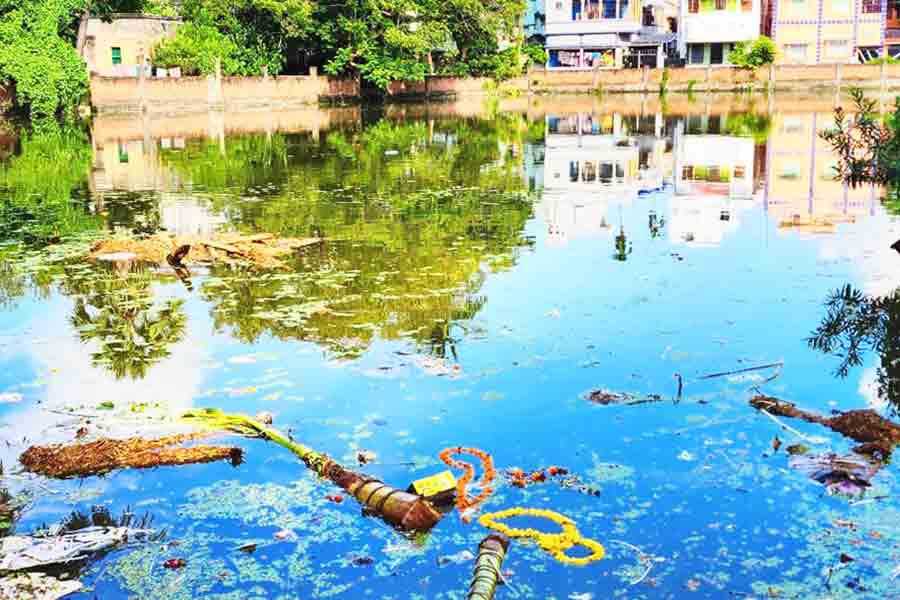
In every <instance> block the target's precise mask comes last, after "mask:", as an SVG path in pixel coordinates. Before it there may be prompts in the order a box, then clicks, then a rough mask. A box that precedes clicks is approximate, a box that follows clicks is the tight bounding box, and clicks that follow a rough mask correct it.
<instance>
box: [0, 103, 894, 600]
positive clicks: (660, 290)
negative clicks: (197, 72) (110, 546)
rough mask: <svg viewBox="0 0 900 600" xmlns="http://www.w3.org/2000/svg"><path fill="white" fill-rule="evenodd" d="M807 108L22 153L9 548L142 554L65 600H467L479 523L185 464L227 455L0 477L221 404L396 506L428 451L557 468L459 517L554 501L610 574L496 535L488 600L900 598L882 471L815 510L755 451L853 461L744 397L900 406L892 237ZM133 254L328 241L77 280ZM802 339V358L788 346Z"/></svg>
mask: <svg viewBox="0 0 900 600" xmlns="http://www.w3.org/2000/svg"><path fill="white" fill-rule="evenodd" d="M807 110H808V109H807V108H804V104H803V103H793V104H789V105H785V106H783V107H781V108H778V107H776V108H775V110H773V111H768V110H759V109H758V108H757V109H755V110H752V111H747V110H742V109H737V108H733V109H730V110H726V111H725V112H722V110H721V105H719V104H715V103H713V104H706V105H704V104H698V105H696V106H695V107H693V108H687V109H683V110H682V109H679V110H671V109H670V111H669V112H666V113H663V112H660V111H656V110H655V109H647V107H646V106H645V107H643V108H642V107H641V105H640V103H639V102H630V101H623V102H621V103H620V105H619V106H618V107H613V108H609V107H608V106H606V107H604V105H601V104H598V103H591V102H587V103H586V104H585V105H582V104H578V103H577V102H572V101H560V102H559V103H558V105H555V104H554V103H553V102H545V103H544V104H543V105H542V106H541V107H540V108H539V110H538V109H536V108H535V107H533V106H530V107H529V106H520V107H510V108H507V107H501V108H500V109H498V108H497V107H496V106H494V107H491V106H486V107H485V108H484V109H478V110H475V111H471V110H467V111H466V114H467V115H474V116H460V113H461V112H462V111H461V109H460V108H459V107H456V108H455V109H454V107H448V106H441V105H438V106H431V107H416V106H411V107H405V108H402V109H391V111H389V113H390V114H382V113H374V112H369V111H360V110H359V109H335V110H333V111H330V112H328V111H322V112H319V111H306V112H304V113H302V114H296V115H291V114H278V113H276V114H272V115H260V114H258V113H254V114H249V115H243V116H241V115H224V116H223V115H209V117H208V118H207V117H206V116H205V115H204V116H201V117H199V118H197V119H184V118H181V119H175V118H173V119H170V120H168V121H167V120H164V119H150V118H148V117H138V118H119V119H111V118H102V117H101V118H99V119H98V120H97V121H95V122H94V124H93V132H92V133H91V134H87V133H81V132H78V131H65V132H63V133H61V134H59V135H55V136H51V137H47V136H44V137H34V138H26V139H24V140H23V141H22V142H21V143H20V144H18V145H17V146H16V147H15V148H10V149H9V150H12V154H11V156H10V157H9V158H7V159H6V161H5V163H4V167H3V170H2V176H0V185H2V189H3V192H2V204H0V207H2V208H0V234H2V237H3V239H4V241H3V243H2V247H0V255H2V261H3V262H2V264H0V307H2V309H0V399H2V400H0V438H2V439H3V440H4V441H5V442H6V443H4V444H2V445H0V458H2V462H3V465H4V471H5V478H4V480H3V485H4V487H5V488H6V489H7V490H9V493H10V494H12V497H13V498H14V499H15V501H14V502H15V503H16V504H21V505H22V509H21V511H20V514H19V516H18V521H17V523H16V524H15V533H17V534H20V535H21V534H28V533H31V532H33V531H34V530H36V529H38V528H39V527H41V526H42V525H44V524H46V525H52V524H54V523H59V522H61V521H64V520H65V519H66V518H67V516H68V515H70V514H71V513H72V511H80V512H82V513H85V514H90V513H91V511H92V510H93V511H95V512H97V511H98V510H100V507H102V509H103V510H107V511H109V513H110V514H112V515H113V516H119V515H121V514H122V513H124V512H132V513H135V514H138V515H144V514H149V515H150V516H152V518H153V527H154V528H156V529H157V530H165V532H166V537H165V539H164V540H159V541H152V542H146V543H137V544H133V545H131V546H128V547H126V548H122V549H118V550H116V551H114V552H111V553H109V554H107V555H105V556H104V557H102V558H99V559H98V560H93V561H90V562H89V563H88V564H86V565H85V566H84V567H83V568H82V569H81V570H80V571H79V572H78V575H79V576H80V577H81V578H82V580H83V581H84V583H85V584H86V586H87V587H86V589H85V590H84V592H83V593H80V594H76V595H74V596H72V597H73V598H94V597H98V598H103V599H106V598H196V597H203V598H219V599H224V598H235V599H236V598H242V599H243V598H284V599H286V598H325V597H340V598H365V597H372V598H463V597H464V595H465V589H466V587H467V585H468V580H469V575H470V571H471V567H472V564H471V562H467V561H465V560H461V557H462V558H464V555H462V554H460V553H461V552H462V551H465V550H468V551H471V552H475V551H476V547H477V544H478V542H479V541H480V540H481V539H482V538H483V537H484V535H485V534H486V533H488V532H487V530H485V529H484V528H482V527H481V526H479V525H478V524H477V522H473V523H471V524H465V523H463V522H461V520H460V519H459V516H458V514H457V513H455V512H454V513H451V514H449V515H447V516H446V517H445V518H444V519H443V520H442V521H441V522H440V523H439V524H438V525H437V527H435V529H434V530H433V531H432V532H431V534H430V535H429V536H427V538H426V539H418V540H409V539H407V538H406V537H404V536H402V535H400V534H399V533H398V532H396V531H394V530H392V529H391V528H390V527H388V526H387V525H385V524H384V523H382V522H380V521H378V520H376V519H373V518H367V517H364V516H362V515H361V514H360V508H359V505H357V504H355V503H354V502H353V501H352V500H345V501H344V502H342V503H340V504H336V503H334V502H332V501H329V500H328V499H327V496H329V495H333V494H335V493H336V491H337V488H335V487H334V486H332V485H330V484H328V483H326V482H323V481H320V480H317V479H316V478H315V477H314V476H313V475H311V474H310V473H309V472H307V471H306V470H304V468H303V467H302V465H301V464H300V463H299V462H298V461H297V460H296V459H295V458H294V457H293V456H292V455H290V454H289V453H287V452H286V451H285V450H284V449H282V448H279V447H277V446H275V445H273V444H267V443H265V442H264V441H261V440H259V441H257V440H246V439H240V438H230V437H229V438H226V437H222V438H221V439H216V440H215V442H219V443H233V444H238V445H240V446H241V447H242V448H243V449H244V450H245V462H244V463H243V464H241V465H240V466H238V467H232V466H231V465H229V464H227V463H212V464H206V465H190V466H182V467H166V468H159V469H154V470H141V471H138V470H123V471H117V472H114V473H111V474H109V475H107V476H104V477H91V478H86V479H83V480H67V481H53V480H45V479H40V478H37V477H34V476H31V475H28V474H25V473H22V472H21V470H20V469H19V468H18V466H17V457H18V456H19V454H21V452H22V451H23V450H25V449H26V448H27V447H28V446H30V445H32V444H36V443H50V442H57V441H60V442H61V441H65V442H71V441H73V440H74V439H75V437H76V432H77V431H78V430H79V429H80V428H82V427H84V428H86V430H87V436H88V437H87V438H86V439H91V438H93V437H102V436H113V437H122V436H126V435H130V434H134V433H138V434H140V435H147V436H152V435H158V434H160V433H161V432H164V431H170V430H171V429H172V425H171V424H170V419H171V417H172V416H173V415H178V414H180V413H181V412H183V411H184V410H185V409H187V408H191V407H219V408H222V409H223V410H226V411H231V412H246V413H250V414H253V413H256V412H257V411H269V412H271V413H273V414H274V419H275V426H276V427H279V428H281V429H282V430H285V431H289V432H290V433H291V435H293V437H294V438H295V439H297V440H300V441H302V442H303V443H305V444H307V445H309V446H311V447H313V448H316V449H318V450H321V451H323V452H327V453H328V454H330V455H332V456H334V457H336V458H339V459H341V460H342V461H344V462H345V463H346V464H347V465H354V464H355V461H356V456H357V453H358V452H359V451H360V450H367V451H371V452H374V453H375V455H376V456H377V459H376V460H375V462H374V463H373V464H369V465H366V466H365V467H361V469H362V470H365V471H366V472H367V473H369V474H371V475H373V476H376V477H379V478H382V479H384V480H385V481H387V482H390V483H392V484H394V485H396V486H398V487H405V486H406V485H407V484H408V483H409V482H410V481H412V480H414V479H418V478H420V477H424V476H426V475H429V474H432V473H436V472H438V471H441V470H443V469H444V468H446V467H445V465H443V463H441V462H440V460H439V459H438V452H439V451H440V450H442V449H443V448H446V447H450V446H457V445H464V446H474V447H478V448H481V449H483V450H485V451H487V452H489V453H491V455H492V456H493V458H494V461H495V463H496V465H497V467H498V470H500V471H501V472H502V471H505V470H506V469H507V468H511V467H520V468H522V469H525V470H526V471H531V470H534V469H538V468H546V467H549V466H551V465H558V466H563V467H565V468H567V469H569V471H570V472H571V474H573V475H575V476H577V478H578V480H579V485H575V486H572V487H566V486H563V485H560V484H559V479H558V478H557V480H554V481H548V482H546V483H543V484H536V485H532V486H529V487H527V488H526V489H524V490H523V489H519V488H517V487H514V486H511V485H508V484H506V483H502V482H501V483H500V485H498V486H497V490H496V491H495V492H494V494H493V495H491V496H490V498H489V499H488V500H487V502H486V503H485V504H484V505H483V506H482V508H481V510H480V512H481V513H485V512H493V511H496V510H501V509H504V508H510V507H514V506H522V507H530V508H549V509H552V510H556V511H558V512H560V513H563V514H565V515H567V516H569V517H571V518H572V519H574V520H575V521H576V523H577V525H578V528H579V530H580V531H581V533H582V534H584V535H585V536H588V537H590V538H593V539H596V540H598V541H600V542H602V543H603V544H604V545H605V546H606V550H607V557H606V558H605V559H604V560H603V561H601V562H596V563H592V564H590V565H589V566H586V567H575V566H567V565H563V564H561V563H559V562H557V561H555V560H554V559H553V558H552V557H550V555H548V554H547V553H545V552H543V551H542V550H540V549H539V548H537V547H535V546H534V545H531V544H527V543H524V542H521V541H516V542H514V543H513V545H512V547H511V552H510V556H509V559H508V560H507V562H506V565H505V568H507V569H508V572H507V577H506V578H507V579H508V581H509V584H510V585H508V586H506V587H505V588H501V589H500V591H499V592H498V598H514V597H519V598H557V599H564V598H571V599H575V600H588V599H589V598H596V599H598V600H599V599H600V598H608V597H622V598H681V597H698V598H703V597H705V598H727V597H760V598H762V597H779V598H900V593H898V592H897V590H898V582H900V578H897V577H896V576H895V578H894V579H892V574H893V575H896V572H895V569H897V568H898V565H900V526H898V522H900V520H898V517H900V503H898V500H897V490H898V487H897V485H898V484H897V481H896V474H897V470H896V467H895V466H893V465H890V464H889V465H887V466H885V467H884V468H881V469H880V470H878V471H877V473H875V474H874V476H873V477H872V478H871V481H870V483H871V486H870V487H866V488H865V489H864V490H862V491H861V493H860V494H854V495H852V496H847V495H840V494H829V493H828V489H827V488H826V487H825V486H823V485H821V484H820V483H818V482H816V481H814V480H813V479H811V478H810V477H809V476H808V473H806V472H804V471H803V470H802V469H798V468H794V467H792V466H791V464H790V463H789V457H788V456H787V454H786V453H785V449H786V447H787V446H789V445H793V444H797V443H802V444H804V445H807V446H810V450H811V452H812V453H813V454H821V453H826V452H836V453H840V454H846V453H848V451H849V450H850V448H851V447H852V446H853V443H852V442H851V441H849V440H845V439H843V438H842V437H841V436H840V435H839V434H835V433H832V432H830V431H828V430H826V429H824V428H821V427H818V426H816V425H810V424H806V423H802V422H792V423H790V425H791V426H792V427H794V428H796V430H798V431H797V432H790V431H786V430H783V429H781V428H780V427H779V426H778V425H777V424H776V423H773V422H772V421H771V420H770V419H768V418H766V416H765V415H763V414H761V413H758V412H757V411H755V410H754V409H752V408H751V407H750V406H748V404H747V401H748V399H749V398H750V397H751V396H752V395H753V394H756V393H759V392H762V393H766V394H768V395H772V396H776V397H779V398H783V399H787V400H790V401H793V402H795V403H797V404H798V405H800V406H802V407H805V408H809V409H814V410H817V411H820V412H828V411H830V410H832V409H841V410H848V409H855V408H866V407H871V408H874V409H876V410H878V411H880V412H881V413H882V414H884V415H886V416H891V415H893V414H894V413H895V411H896V407H897V406H900V396H898V395H897V392H896V389H897V388H896V377H894V376H893V375H894V372H895V371H896V369H897V367H896V366H895V363H896V356H897V350H896V346H897V342H896V328H897V325H896V322H897V316H896V315H897V314H898V310H900V309H898V308H897V307H898V304H900V297H898V296H897V295H896V294H895V293H894V290H895V289H896V288H897V287H898V286H900V255H898V254H897V253H896V252H895V251H894V250H892V249H891V248H890V245H891V244H892V243H893V242H894V241H896V240H897V238H898V237H900V224H898V222H897V219H896V217H894V216H892V215H891V213H890V211H889V210H888V209H886V208H885V207H884V206H883V205H882V204H881V202H880V201H879V193H878V192H877V191H876V190H871V189H855V190H852V189H846V188H844V187H842V186H841V185H840V184H839V183H837V182H834V181H832V179H831V175H830V167H831V165H832V164H833V159H832V157H831V156H830V154H829V153H828V151H827V149H826V147H825V146H824V145H823V144H822V143H821V142H819V141H818V140H817V136H816V132H817V131H818V130H821V129H822V128H824V127H827V126H828V124H829V123H830V121H831V117H830V115H829V114H828V109H827V108H825V109H823V110H824V112H817V113H813V112H807ZM159 230H166V231H169V232H172V233H178V234H182V233H207V232H211V231H215V230H236V231H240V232H245V233H258V232H270V233H276V234H279V235H282V236H294V237H307V236H313V235H321V236H324V237H325V238H326V242H325V243H324V244H321V245H317V246H313V247H309V248H305V249H302V250H300V251H298V252H297V253H296V254H294V255H292V256H291V257H290V258H289V260H288V261H287V265H286V267H285V268H283V269H278V270H267V271H260V270H255V269H251V268H237V267H224V266H216V267H210V268H194V269H191V274H190V278H189V279H181V278H179V277H177V276H176V274H175V273H174V272H173V271H172V270H171V269H169V268H168V267H166V268H159V269H151V270H137V271H135V272H132V273H122V272H117V271H115V270H111V269H104V268H102V267H99V266H96V265H92V264H89V263H85V262H84V261H82V260H80V259H79V258H78V257H79V256H80V255H81V254H83V252H84V250H85V248H86V247H88V246H90V244H91V243H92V240H95V239H98V238H100V237H105V236H109V235H111V234H112V232H115V233H116V234H119V235H124V234H129V235H145V234H148V233H153V232H156V231H159ZM846 285H849V286H851V290H850V291H849V292H847V296H846V297H838V298H833V294H834V293H836V292H837V291H839V290H841V289H842V288H843V287H844V286H846ZM829 299H831V300H832V302H830V303H829ZM829 315H830V317H831V318H830V320H829V319H828V318H827V317H829ZM823 325H824V326H825V327H824V328H823V329H821V330H820V331H819V333H820V334H822V336H821V339H820V340H819V342H820V345H821V347H823V348H825V349H826V350H829V352H823V351H821V350H819V349H816V348H812V347H811V346H810V343H809V341H808V338H810V336H812V335H813V334H814V332H816V330H817V328H819V327H820V326H823ZM761 365H769V366H768V367H766V368H762V369H759V370H747V369H751V368H752V367H756V366H761ZM842 367H843V368H842ZM732 371H743V372H740V373H730V374H726V375H721V374H722V373H727V372H732ZM679 378H680V380H681V381H682V383H683V389H682V390H681V392H680V394H679V389H678V381H679ZM595 390H603V391H605V392H609V393H615V394H617V395H616V396H615V402H613V403H612V404H608V405H604V404H600V403H596V402H591V401H590V400H589V394H590V392H591V391H595ZM622 400H624V401H625V402H624V403H622ZM798 433H800V434H803V438H801V437H800V436H799V435H798ZM776 435H777V436H779V438H780V439H781V440H782V441H783V442H784V444H783V447H781V448H780V449H779V450H778V451H775V452H773V445H772V442H773V438H774V437H775V436H776ZM819 438H822V439H819ZM795 466H796V464H795ZM456 474H457V476H459V475H460V474H461V473H459V472H457V473H456ZM501 475H502V473H501ZM500 479H501V480H502V479H503V477H502V476H501V478H500ZM594 490H598V491H599V494H594V493H586V492H592V491H594ZM853 491H854V492H857V491H859V489H858V487H856V488H854V490H853ZM534 524H537V525H539V523H537V522H534ZM547 530H548V531H549V528H547ZM285 531H289V532H291V534H290V535H287V534H285V533H284V532H285ZM277 532H281V533H280V534H279V535H278V536H276V535H275V534H276V533H277ZM249 542H254V543H256V544H257V548H256V550H255V552H252V553H246V552H242V551H239V550H237V548H238V547H240V546H242V545H245V544H247V543H249ZM635 547H636V548H639V549H640V551H641V552H642V554H639V553H638V552H637V551H636V550H635ZM578 552H580V551H579V550H572V553H573V555H577V554H578ZM842 554H843V555H845V558H847V557H849V558H852V559H853V560H852V561H846V560H844V561H843V562H842V560H841V555H842ZM448 557H450V558H448ZM172 558H183V559H184V560H185V561H186V566H185V567H184V568H181V569H166V568H165V567H164V562H165V561H166V560H168V559H172ZM369 559H371V560H369ZM648 567H650V568H649V571H648ZM71 571H72V572H74V569H72V570H71Z"/></svg>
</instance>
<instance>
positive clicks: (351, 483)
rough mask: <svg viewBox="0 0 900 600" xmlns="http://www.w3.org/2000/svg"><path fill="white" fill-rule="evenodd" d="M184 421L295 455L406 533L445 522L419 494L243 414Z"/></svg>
mask: <svg viewBox="0 0 900 600" xmlns="http://www.w3.org/2000/svg"><path fill="white" fill-rule="evenodd" d="M182 418H183V419H184V420H186V421H189V422H195V423H200V424H202V425H204V426H206V427H212V428H214V429H220V430H227V431H232V432H234V433H238V434H240V435H248V436H254V437H261V438H263V439H267V440H269V441H271V442H275V443H276V444H278V445H279V446H281V447H283V448H286V449H288V450H290V451H291V452H293V453H294V455H296V456H297V457H298V458H299V459H300V460H302V461H303V463H304V464H305V465H306V466H307V467H309V468H310V469H311V470H312V471H314V472H315V473H316V474H317V475H319V476H320V477H323V478H326V479H329V480H331V481H332V482H333V483H335V484H336V485H338V486H340V487H342V488H343V489H345V490H346V491H347V493H349V494H350V495H351V496H353V497H354V498H356V500H357V501H359V503H360V504H362V505H363V510H364V511H366V512H367V513H369V514H372V515H375V516H377V517H379V518H382V519H384V520H385V521H387V522H388V523H390V524H391V525H393V526H395V527H398V528H400V529H402V530H404V531H427V530H429V529H431V528H432V527H434V526H435V524H437V522H438V521H440V519H441V516H442V515H441V513H439V512H438V511H437V510H435V508H434V507H433V506H431V504H430V503H429V502H428V501H427V500H425V499H424V498H422V497H421V496H418V495H416V494H410V493H408V492H404V491H401V490H398V489H396V488H392V487H391V486H389V485H387V484H385V483H383V482H382V481H379V480H378V479H373V478H369V477H365V476H364V475H361V474H359V473H355V472H353V471H350V470H348V469H345V468H344V467H342V466H341V465H339V464H338V463H336V462H334V461H333V460H332V459H331V458H330V457H328V455H326V454H322V453H320V452H316V451H315V450H312V449H311V448H308V447H306V446H304V445H303V444H300V443H298V442H295V441H294V440H292V439H290V438H288V437H287V436H285V435H284V434H283V433H281V432H279V431H278V430H276V429H273V428H271V427H266V426H265V425H263V424H262V423H260V422H259V421H257V420H255V419H253V418H251V417H248V416H247V415H240V414H227V413H223V412H222V411H220V410H217V409H203V410H194V411H188V412H186V413H185V414H184V415H182Z"/></svg>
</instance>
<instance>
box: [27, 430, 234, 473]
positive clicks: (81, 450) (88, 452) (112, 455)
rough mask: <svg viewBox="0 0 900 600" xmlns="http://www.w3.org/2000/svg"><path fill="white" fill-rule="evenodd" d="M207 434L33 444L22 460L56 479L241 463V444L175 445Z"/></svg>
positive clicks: (32, 471) (29, 469)
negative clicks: (226, 462)
mask: <svg viewBox="0 0 900 600" xmlns="http://www.w3.org/2000/svg"><path fill="white" fill-rule="evenodd" d="M206 435H207V434H205V433H199V434H198V433H191V434H179V435H171V436H167V437H164V438H159V439H156V440H145V439H143V438H137V437H133V438H128V439H124V440H113V439H100V440H96V441H93V442H87V443H83V444H71V445H64V444H54V445H50V446H32V447H30V448H28V449H27V450H26V451H25V452H23V453H22V456H21V457H20V458H19V461H20V462H21V463H22V466H23V467H25V470H27V471H29V472H31V473H37V474H39V475H43V476H45V477H54V478H57V479H65V478H69V477H87V476H91V475H101V474H103V473H109V472H110V471H114V470H116V469H123V468H133V469H146V468H150V467H160V466H174V465H188V464H197V463H208V462H214V461H217V460H229V461H231V463H232V464H234V465H238V464H240V462H241V461H242V458H243V452H242V450H241V449H240V448H234V447H222V446H190V447H180V448H172V446H175V445H177V444H181V443H184V442H187V441H191V440H196V439H199V438H202V437H205V436H206Z"/></svg>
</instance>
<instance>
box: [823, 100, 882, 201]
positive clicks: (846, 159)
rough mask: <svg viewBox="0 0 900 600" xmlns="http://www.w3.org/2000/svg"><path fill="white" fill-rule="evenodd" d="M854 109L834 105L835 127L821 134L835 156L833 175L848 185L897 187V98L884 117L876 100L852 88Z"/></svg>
mask: <svg viewBox="0 0 900 600" xmlns="http://www.w3.org/2000/svg"><path fill="white" fill-rule="evenodd" d="M850 96H851V98H852V100H853V104H854V109H855V112H854V113H853V114H852V115H851V114H848V113H847V112H846V111H845V110H844V109H843V107H840V106H839V107H837V108H835V109H834V127H832V128H831V129H827V130H825V131H823V132H822V133H821V134H820V135H821V137H822V139H823V140H825V141H826V142H828V144H829V145H830V146H831V149H832V151H833V152H834V154H835V155H836V157H837V166H836V167H835V178H836V179H839V180H841V181H843V182H844V183H846V184H848V185H850V186H851V187H856V186H858V185H863V184H876V185H884V186H888V187H889V188H890V189H891V191H892V192H893V195H894V196H896V194H897V192H898V190H900V186H898V183H900V99H897V101H896V102H895V105H894V112H893V113H891V114H888V115H887V116H886V117H885V118H881V117H879V115H878V114H877V113H876V111H875V106H876V104H877V103H876V102H875V101H874V100H870V99H867V98H866V97H865V95H864V94H863V92H862V90H860V89H851V90H850Z"/></svg>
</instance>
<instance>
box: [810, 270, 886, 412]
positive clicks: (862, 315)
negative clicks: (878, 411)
mask: <svg viewBox="0 0 900 600" xmlns="http://www.w3.org/2000/svg"><path fill="white" fill-rule="evenodd" d="M825 309H826V314H825V316H824V317H823V318H822V322H821V323H820V324H819V326H818V327H817V328H816V330H815V331H814V332H813V334H812V335H811V336H810V337H809V339H808V340H807V342H808V343H809V346H810V347H811V348H813V349H815V350H819V351H820V352H823V353H825V354H831V355H834V356H836V357H838V358H839V359H840V361H839V363H838V366H837V368H836V369H835V375H837V376H838V377H841V378H843V377H847V375H849V373H850V369H852V368H853V367H858V366H861V365H862V364H863V360H864V358H865V357H866V355H867V354H868V353H870V352H874V353H875V354H877V355H878V356H879V358H880V364H879V366H878V368H877V373H876V381H877V385H878V395H879V396H880V397H882V398H884V399H885V400H887V402H888V403H889V404H890V405H891V407H892V409H893V411H894V413H895V414H897V415H900V289H898V290H895V291H894V292H893V293H892V294H890V295H888V296H883V297H872V296H866V295H865V294H863V293H862V291H860V290H858V289H856V288H854V287H852V286H850V285H846V286H844V287H843V288H840V289H838V290H835V291H834V292H832V293H831V294H830V295H829V296H828V298H827V299H826V301H825Z"/></svg>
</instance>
